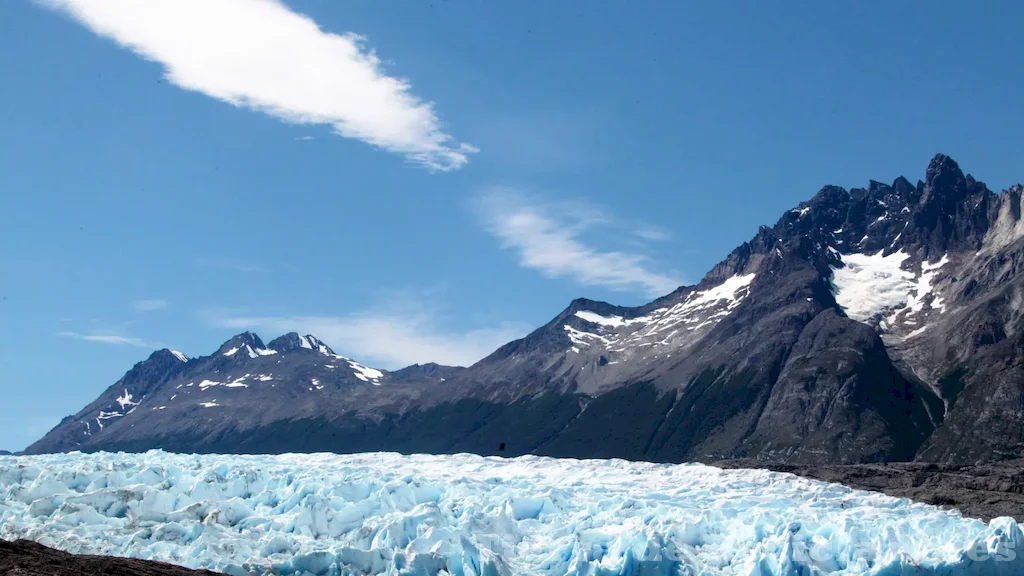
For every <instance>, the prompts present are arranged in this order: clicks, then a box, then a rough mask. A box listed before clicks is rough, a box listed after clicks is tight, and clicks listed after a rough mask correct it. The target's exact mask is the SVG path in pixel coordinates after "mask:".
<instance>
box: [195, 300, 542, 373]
mask: <svg viewBox="0 0 1024 576" xmlns="http://www.w3.org/2000/svg"><path fill="white" fill-rule="evenodd" d="M212 324H213V325H215V326H218V327H222V328H231V329H233V330H241V329H253V330H262V331H266V332H269V333H271V334H274V335H275V336H276V335H279V334H284V333H287V332H298V333H300V334H312V335H314V336H316V337H317V338H319V339H321V340H323V341H324V342H327V343H328V344H329V345H330V346H331V348H333V349H335V350H337V351H338V353H340V354H344V355H346V356H351V357H352V358H354V359H356V360H359V361H360V362H364V363H367V364H370V365H374V366H377V367H379V368H386V369H395V368H402V367H404V366H409V365H411V364H425V363H427V362H437V363H439V364H447V365H452V366H469V365H471V364H473V363H474V362H476V361H477V360H480V359H481V358H483V357H485V356H487V355H488V354H490V353H491V352H494V351H495V350H497V349H498V348H499V347H500V346H502V345H504V344H506V343H508V342H509V341H511V340H515V339H516V338H521V337H522V336H524V335H525V334H526V333H527V332H528V331H529V329H530V328H529V327H528V326H526V325H524V324H522V323H518V322H503V323H500V324H499V325H498V326H495V327H489V328H478V329H471V330H464V331H458V330H444V329H440V328H439V327H438V326H437V322H436V319H435V318H434V316H433V314H431V313H429V312H419V313H412V314H409V313H399V312H369V313H360V314H352V315H348V316H268V317H258V316H222V317H215V318H213V320H212Z"/></svg>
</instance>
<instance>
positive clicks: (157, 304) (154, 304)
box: [132, 298, 167, 312]
mask: <svg viewBox="0 0 1024 576" xmlns="http://www.w3.org/2000/svg"><path fill="white" fill-rule="evenodd" d="M132 308H133V309H134V310H135V311H136V312H152V311H154V310H163V309H164V308H167V300H163V299H161V298H150V299H146V300H136V301H135V302H132Z"/></svg>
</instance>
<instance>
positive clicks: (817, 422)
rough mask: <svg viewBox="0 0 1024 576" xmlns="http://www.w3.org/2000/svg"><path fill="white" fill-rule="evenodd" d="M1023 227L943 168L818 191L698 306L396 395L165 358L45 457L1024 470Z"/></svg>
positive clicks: (306, 359) (284, 360)
mask: <svg viewBox="0 0 1024 576" xmlns="http://www.w3.org/2000/svg"><path fill="white" fill-rule="evenodd" d="M1022 212H1024V206H1022V188H1021V187H1020V186H1017V187H1014V188H1012V189H1010V190H1007V191H1004V192H1002V193H1001V194H994V193H992V192H991V191H989V190H988V188H987V187H986V186H985V185H984V184H983V183H980V182H978V181H977V180H975V179H974V178H973V177H971V176H970V175H965V174H964V173H963V172H962V171H961V170H960V168H959V166H958V165H957V164H956V163H955V162H954V161H953V160H952V159H950V158H949V157H947V156H944V155H941V154H940V155H938V156H936V157H935V158H933V159H932V161H931V162H930V164H929V166H928V168H927V170H926V173H925V180H924V181H919V182H918V183H916V184H912V183H911V182H910V181H909V180H907V179H906V178H902V177H901V178H898V179H896V180H895V181H894V182H893V183H892V184H891V185H886V184H883V183H880V182H875V181H871V182H870V183H869V185H868V186H867V188H863V189H854V190H849V191H847V190H844V189H842V188H838V187H835V186H826V187H824V188H823V189H822V190H821V191H819V192H818V194H816V195H815V196H814V197H813V198H811V199H810V200H809V201H807V202H803V203H801V204H800V205H799V206H798V207H796V208H795V209H793V210H790V211H788V212H786V213H785V214H783V215H782V217H781V218H780V219H779V220H778V222H776V224H775V225H774V226H772V227H767V226H763V227H761V228H760V229H759V230H758V231H757V233H756V234H755V235H754V237H753V238H752V239H751V240H750V241H748V242H745V243H744V244H742V245H741V246H739V247H738V248H736V249H735V250H734V251H733V252H732V253H731V254H729V255H728V256H727V257H726V258H725V259H724V260H723V261H722V262H720V263H719V264H718V265H716V266H715V267H714V268H713V269H712V270H711V271H710V272H708V274H707V275H706V276H705V277H704V278H703V279H702V280H701V282H700V283H698V284H697V285H695V286H683V287H680V288H679V289H677V290H675V291H674V292H672V293H671V294H668V295H666V296H664V297H662V298H659V299H657V300H655V301H654V302H651V303H650V304H647V305H645V306H640V307H618V306H613V305H611V304H607V303H603V302H596V301H591V300H586V299H578V300H575V301H573V302H572V303H570V305H569V306H568V307H567V308H566V309H565V310H564V311H562V312H561V313H560V314H558V315H557V316H556V317H555V318H554V319H553V320H552V321H551V322H549V323H548V324H546V325H544V326H541V327H540V328H538V329H537V330H535V331H534V332H532V333H531V334H529V335H527V336H526V337H525V338H522V339H519V340H516V341H513V342H510V343H508V344H506V345H504V346H502V347H501V348H499V349H498V350H496V351H495V352H494V353H492V354H491V355H489V356H488V357H486V358H484V359H482V360H481V361H479V362H477V363H476V364H474V365H473V366H470V367H468V368H464V369H463V368H451V367H440V366H436V365H424V366H413V367H409V368H405V369H402V370H398V371H395V372H391V373H386V372H383V371H373V370H372V369H368V368H365V367H362V366H361V365H359V364H357V363H355V362H353V361H350V360H347V359H343V358H341V357H338V356H336V355H334V353H333V351H330V349H329V348H327V347H326V346H325V345H324V344H323V343H321V342H319V341H317V340H316V339H314V338H312V337H299V336H298V335H295V334H292V335H287V336H284V337H282V338H279V339H277V340H274V341H273V342H271V343H270V344H269V345H267V346H266V347H264V345H263V344H262V342H260V341H259V339H258V338H257V337H255V335H251V334H242V335H239V336H236V337H235V338H233V339H232V340H231V341H229V342H227V343H225V345H224V346H222V347H221V350H219V351H218V352H217V353H215V354H214V355H212V356H208V357H204V358H199V359H195V360H187V361H182V360H181V359H177V363H176V364H175V363H171V362H170V361H169V359H173V358H176V357H175V356H174V354H173V353H170V352H158V353H156V354H154V356H153V357H151V358H150V360H147V361H146V362H144V363H141V364H140V365H138V366H136V368H134V369H133V371H131V372H129V373H128V374H126V376H125V378H123V379H122V381H120V382H119V383H117V384H115V386H113V387H112V388H110V389H108V390H107V392H105V393H104V394H103V395H102V396H101V397H100V398H99V399H98V400H97V401H96V402H94V403H93V404H90V406H88V407H87V408H86V409H85V410H83V411H82V412H81V413H79V414H78V415H76V416H75V417H72V418H70V419H66V421H65V422H63V423H62V424H61V425H60V426H58V427H57V428H56V429H55V430H54V431H52V432H50V433H49V434H48V435H47V436H46V437H45V438H44V439H43V440H41V441H40V442H39V443H37V444H35V445H33V446H32V447H31V448H30V451H35V452H40V451H54V450H69V449H88V450H96V449H131V450H142V449H148V448H154V447H160V448H165V449H170V450H178V451H206V452H209V451H221V452H236V451H237V452H281V451H313V450H332V451H337V452H354V451H368V450H395V451H401V452H432V453H445V452H460V451H467V452H477V453H483V454H494V453H502V454H509V455H512V454H524V453H536V454H545V455H555V456H574V457H622V458H630V459H646V460H658V461H682V460H718V459H723V458H736V457H743V458H756V459H760V460H766V461H774V462H790V463H815V464H818V463H824V462H828V463H854V462H875V461H886V460H912V459H915V458H917V459H929V460H938V461H943V462H954V463H955V462H974V461H980V460H992V459H1002V458H1011V457H1020V456H1022V455H1024V400H1022V398H1024V367H1022V365H1021V358H1022V357H1024V356H1022V354H1021V352H1022V347H1024V339H1022V334H1024V331H1022V328H1024V326H1022V322H1024V320H1022V303H1024V293H1022V283H1024V280H1022V276H1021V274H1020V273H1019V272H1020V271H1021V264H1022V262H1024V223H1022V222H1021V214H1022ZM329 362H330V363H334V365H335V366H334V367H333V368H326V367H325V364H327V363H329ZM262 374H273V379H274V383H273V384H271V385H270V387H269V388H268V387H267V386H266V385H264V384H265V383H264V382H262V381H260V378H261V376H260V375H262ZM254 379H255V380H256V381H259V382H260V385H257V384H256V383H255V382H254ZM209 382H212V383H213V384H209ZM314 382H315V383H314ZM190 383H191V385H190ZM204 383H207V384H206V385H204ZM196 385H198V387H199V388H200V389H201V390H202V392H203V393H204V394H206V395H205V396H191V394H193V393H195V392H196V391H195V386H196ZM243 385H245V386H252V387H253V388H252V389H247V390H245V392H244V393H241V391H240V390H238V388H241V387H242V386H243ZM183 388H184V389H185V390H184V392H183V393H184V394H186V395H189V396H186V397H187V398H189V400H188V402H186V403H184V404H179V405H172V404H171V403H170V402H172V399H169V398H170V397H171V396H172V395H174V394H176V393H177V394H182V392H176V391H178V390H182V389H183ZM257 388H258V389H259V392H258V393H257V392H256V389H257ZM211 391H212V392H211ZM211 394H212V396H210V395H211ZM126 395H130V396H127V397H126ZM207 396H210V397H211V398H213V399H212V400H211V399H209V398H208V397H207ZM143 397H145V401H144V402H145V403H146V405H147V406H148V412H147V411H145V410H143V412H144V413H145V414H146V416H145V417H144V418H142V417H140V412H139V410H140V409H141V408H140V406H139V405H137V404H135V402H137V401H138V399H140V398H143ZM123 400H127V402H124V401H123ZM197 400H201V401H202V403H201V404H197V403H196V401H197ZM211 404H212V405H211ZM164 405H166V406H167V407H166V408H162V407H161V406H164ZM207 405H209V406H207ZM126 407H127V408H126ZM128 410H133V412H132V413H131V414H128V413H126V412H127V411H128ZM114 412H119V413H120V415H118V416H110V415H111V414H113V413H114ZM91 422H95V423H96V425H97V426H98V425H99V423H101V422H102V423H103V424H104V427H103V429H102V430H100V431H99V432H96V431H95V430H93V429H92V428H93V424H92V423H91ZM83 428H84V430H83ZM83 436H84V438H83Z"/></svg>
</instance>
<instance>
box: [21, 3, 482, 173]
mask: <svg viewBox="0 0 1024 576" xmlns="http://www.w3.org/2000/svg"><path fill="white" fill-rule="evenodd" d="M38 1H39V2H41V3H42V4H43V5H46V6H50V7H52V8H54V9H57V10H60V11H63V12H64V13H66V14H69V15H71V16H72V17H73V18H75V19H76V20H78V21H79V22H81V23H82V24H84V25H85V26H87V27H89V28H90V29H91V30H92V31H93V32H95V33H96V34H99V35H101V36H105V37H107V38H111V39H113V40H114V41H115V42H117V43H118V44H121V45H122V46H125V47H127V48H129V49H131V50H132V51H134V52H135V53H136V54H138V55H139V56H142V57H143V58H146V59H148V60H152V61H155V62H159V63H160V64H163V66H164V67H165V68H166V77H167V79H168V80H169V81H170V82H172V83H174V84H176V85H178V86H180V87H182V88H184V89H186V90H194V91H196V92H201V93H203V94H206V95H207V96H210V97H212V98H216V99H218V100H223V101H224V102H228V103H230V104H233V105H235V106H244V107H247V108H252V109H254V110H258V111H260V112H263V113H266V114H269V115H271V116H275V117H277V118H280V119H282V120H285V121H288V122H294V123H298V124H328V125H330V126H332V127H333V128H334V130H335V131H336V132H337V133H339V134H341V135H342V136H345V137H348V138H355V139H358V140H362V141H364V142H367V143H369V144H372V145H373V146H377V147H380V148H383V149H385V150H390V151H391V152H395V153H399V154H403V155H404V156H405V157H406V158H407V159H409V160H410V161H411V162H414V163H416V164H420V165H422V166H425V167H427V168H429V169H431V170H454V169H458V168H460V167H462V166H463V165H464V164H466V162H467V161H468V157H467V155H468V154H469V153H471V152H475V151H476V149H475V148H474V147H473V146H472V145H469V144H460V143H457V142H455V141H453V139H452V137H451V136H449V135H448V134H446V133H445V132H444V131H443V129H442V126H441V121H440V119H439V118H438V117H437V114H436V113H435V111H434V106H433V104H431V103H429V102H424V101H422V100H420V98H419V97H417V96H415V95H414V94H412V92H411V85H410V84H409V83H408V82H407V81H406V80H403V79H400V78H395V77H393V76H388V75H387V74H386V73H385V71H384V70H383V67H382V65H381V61H380V60H379V59H378V58H377V56H376V54H375V53H374V52H373V50H371V49H368V48H366V47H365V44H364V39H363V38H361V37H359V36H357V35H355V34H342V35H339V34H333V33H330V32H325V31H323V30H321V29H320V27H319V26H318V25H317V23H316V22H314V21H313V20H312V19H311V18H309V17H308V16H305V15H302V14H298V13H296V12H293V11H292V10H290V9H289V8H288V7H287V6H285V5H284V4H282V3H281V2H279V1H278V0H145V1H141V2H140V1H136V0H38Z"/></svg>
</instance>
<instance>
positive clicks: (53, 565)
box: [0, 539, 219, 576]
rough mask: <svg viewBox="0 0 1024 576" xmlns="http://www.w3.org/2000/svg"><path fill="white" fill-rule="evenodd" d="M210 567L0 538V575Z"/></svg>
mask: <svg viewBox="0 0 1024 576" xmlns="http://www.w3.org/2000/svg"><path fill="white" fill-rule="evenodd" d="M218 574H219V573H218V572H211V571H210V570H192V569H189V568H184V567H182V566H176V565H174V564H167V563H164V562H156V561H153V560H139V559H137V558H121V557H118V556H92V555H87V554H69V553H67V552H62V551H60V550H56V549H54V548H50V547H48V546H43V545H42V544H39V543H37V542H33V541H31V540H15V541H14V542H8V541H6V540H2V539H0V576H218Z"/></svg>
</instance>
